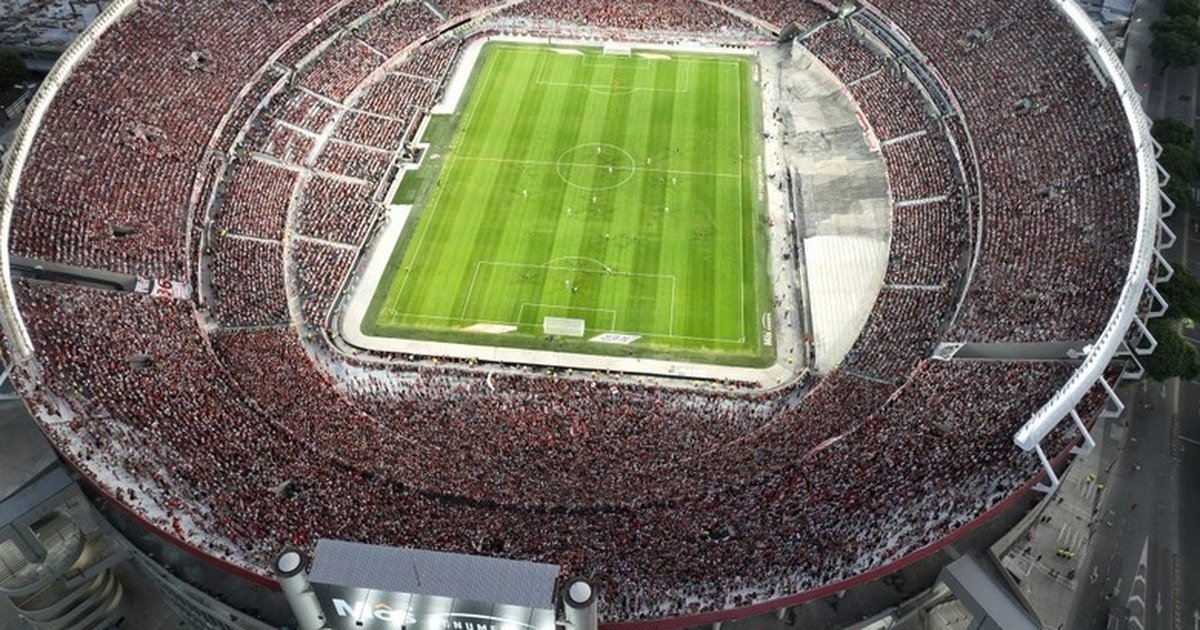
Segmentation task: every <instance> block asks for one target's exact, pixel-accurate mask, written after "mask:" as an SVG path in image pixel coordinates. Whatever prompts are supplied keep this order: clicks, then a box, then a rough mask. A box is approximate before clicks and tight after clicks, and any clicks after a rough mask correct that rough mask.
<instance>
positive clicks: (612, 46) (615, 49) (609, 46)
mask: <svg viewBox="0 0 1200 630" xmlns="http://www.w3.org/2000/svg"><path fill="white" fill-rule="evenodd" d="M604 54H606V55H616V56H618V57H632V56H633V46H630V45H629V44H621V43H619V42H608V43H606V44H604Z"/></svg>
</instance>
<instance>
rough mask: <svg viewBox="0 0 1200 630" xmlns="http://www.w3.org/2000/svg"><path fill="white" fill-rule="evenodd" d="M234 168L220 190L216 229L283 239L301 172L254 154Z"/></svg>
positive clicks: (231, 232) (223, 231)
mask: <svg viewBox="0 0 1200 630" xmlns="http://www.w3.org/2000/svg"><path fill="white" fill-rule="evenodd" d="M235 169H236V170H234V174H233V179H232V181H230V182H229V185H228V186H226V187H225V189H224V191H223V192H221V193H220V198H221V201H220V205H219V206H218V209H217V212H216V227H217V229H218V230H219V231H220V232H221V233H222V234H225V233H229V234H240V235H242V236H254V237H258V238H265V239H271V240H279V239H282V238H283V228H284V223H285V222H286V221H287V213H288V206H289V204H290V203H291V201H292V195H293V194H294V193H295V190H296V182H297V181H298V180H299V175H298V174H297V173H296V172H295V171H289V170H287V169H282V168H279V167H276V166H271V165H270V164H267V163H265V162H260V161H258V160H255V159H252V158H246V159H243V160H241V161H240V162H238V164H237V165H236V167H235Z"/></svg>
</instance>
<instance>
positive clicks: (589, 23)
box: [508, 0, 745, 33]
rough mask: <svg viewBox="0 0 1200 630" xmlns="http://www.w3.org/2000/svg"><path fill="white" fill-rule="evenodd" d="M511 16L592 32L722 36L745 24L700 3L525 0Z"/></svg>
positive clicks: (686, 0) (684, 0) (690, 0)
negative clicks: (595, 29) (653, 31)
mask: <svg viewBox="0 0 1200 630" xmlns="http://www.w3.org/2000/svg"><path fill="white" fill-rule="evenodd" d="M508 13H510V14H516V15H519V16H521V17H525V18H530V19H533V20H546V21H553V22H563V23H569V24H572V25H578V26H586V27H592V28H617V29H634V30H670V31H678V32H685V33H688V32H721V31H729V30H737V31H740V30H743V29H744V28H745V24H743V23H742V22H741V21H739V20H738V19H737V18H735V17H733V16H732V15H731V14H730V13H728V12H727V11H722V10H721V9H718V8H716V7H714V6H712V5H709V4H705V3H703V2H699V1H698V0H657V1H656V2H610V1H609V0H574V1H572V2H563V1H562V0H526V2H522V3H520V4H518V5H516V6H515V7H513V8H512V9H509V10H508Z"/></svg>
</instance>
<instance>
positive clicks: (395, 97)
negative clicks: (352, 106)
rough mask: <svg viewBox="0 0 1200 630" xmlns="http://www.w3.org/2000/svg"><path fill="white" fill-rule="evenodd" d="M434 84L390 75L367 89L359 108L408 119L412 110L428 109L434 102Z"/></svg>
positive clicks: (402, 75) (409, 77) (398, 75)
mask: <svg viewBox="0 0 1200 630" xmlns="http://www.w3.org/2000/svg"><path fill="white" fill-rule="evenodd" d="M434 97H435V94H434V83H433V82H432V81H429V80H425V79H419V78H416V77H413V76H409V75H407V74H399V73H389V74H387V76H385V77H383V79H382V80H381V81H379V82H378V83H374V84H372V85H371V87H369V88H367V91H366V93H365V94H364V95H363V97H362V99H361V100H359V101H358V104H357V107H358V108H359V109H363V110H366V111H369V112H373V113H376V114H380V115H383V116H390V117H392V118H406V117H409V116H412V115H413V112H412V108H414V107H416V108H420V109H427V108H429V107H430V106H432V105H433V102H434Z"/></svg>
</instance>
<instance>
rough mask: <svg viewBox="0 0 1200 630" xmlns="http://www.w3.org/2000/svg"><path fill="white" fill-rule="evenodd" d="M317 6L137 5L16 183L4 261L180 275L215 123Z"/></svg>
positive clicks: (63, 97) (110, 34)
mask: <svg viewBox="0 0 1200 630" xmlns="http://www.w3.org/2000/svg"><path fill="white" fill-rule="evenodd" d="M325 4H326V3H324V2H318V1H316V0H304V1H297V2H289V3H286V4H284V3H275V4H264V3H262V2H256V1H253V0H196V1H195V2H191V3H189V4H188V8H187V10H186V11H181V10H178V7H175V6H168V5H165V4H161V3H140V4H139V5H137V8H136V9H135V10H133V11H132V12H130V13H129V14H128V15H127V16H125V17H124V18H123V19H122V20H121V21H120V22H118V23H117V24H116V25H114V26H113V27H112V28H110V29H109V30H108V31H106V32H105V33H104V34H103V35H102V36H101V37H100V39H99V41H98V42H97V43H96V45H95V47H94V48H93V49H92V51H91V52H90V54H89V55H88V56H87V57H86V58H84V59H83V60H82V61H81V62H80V63H79V64H78V65H77V66H76V68H75V69H74V72H73V73H72V74H71V76H70V77H69V78H67V79H66V81H65V83H64V85H63V87H62V89H61V91H60V92H59V94H58V96H57V97H56V98H55V99H54V101H53V102H52V103H51V104H50V107H49V110H48V111H47V114H46V117H45V119H44V120H43V121H42V123H41V126H40V127H39V129H38V132H37V135H36V137H35V138H34V142H33V147H32V151H31V152H30V154H29V160H28V162H27V163H26V165H25V169H24V171H23V173H22V175H21V177H22V186H21V190H20V194H18V196H17V199H16V209H15V212H14V213H13V222H12V230H11V238H12V244H11V248H12V252H13V253H15V254H18V255H23V256H29V257H32V258H39V259H45V260H49V261H54V262H62V263H67V264H73V265H79V266H84V267H93V268H100V269H106V270H110V271H115V272H119V273H129V274H138V275H143V276H148V277H164V278H165V277H184V276H186V265H187V262H186V261H187V260H188V253H187V252H185V251H184V250H185V238H186V234H187V231H186V230H185V229H184V228H185V224H186V221H187V219H188V209H189V208H190V207H191V205H192V202H193V200H192V196H193V183H194V182H195V181H196V173H197V169H198V166H199V165H200V164H201V162H202V160H203V156H204V154H205V151H206V150H207V149H208V147H209V143H210V141H211V140H212V139H213V135H214V132H215V131H216V128H217V126H218V124H219V122H220V120H221V118H222V117H223V115H224V114H225V113H226V111H227V110H228V109H229V108H230V106H231V103H232V101H233V99H234V96H235V95H236V94H237V93H238V91H239V90H241V89H242V88H243V87H244V86H245V85H246V84H247V83H250V82H251V80H252V77H253V75H254V74H255V72H256V71H257V70H258V68H259V67H260V65H261V64H263V63H264V62H265V61H266V60H267V59H268V58H269V56H270V55H271V54H272V53H273V52H274V51H275V50H276V49H277V48H278V47H279V46H280V45H281V44H282V43H283V42H284V41H285V40H286V39H287V38H288V37H289V36H290V35H291V34H292V33H293V32H295V30H296V29H298V28H300V27H302V26H303V25H304V24H306V23H308V22H309V21H310V20H312V19H313V18H315V17H316V16H317V15H319V14H320V11H322V10H324V5H325ZM213 24H220V25H221V28H212V25H213ZM97 165H103V168H97Z"/></svg>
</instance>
